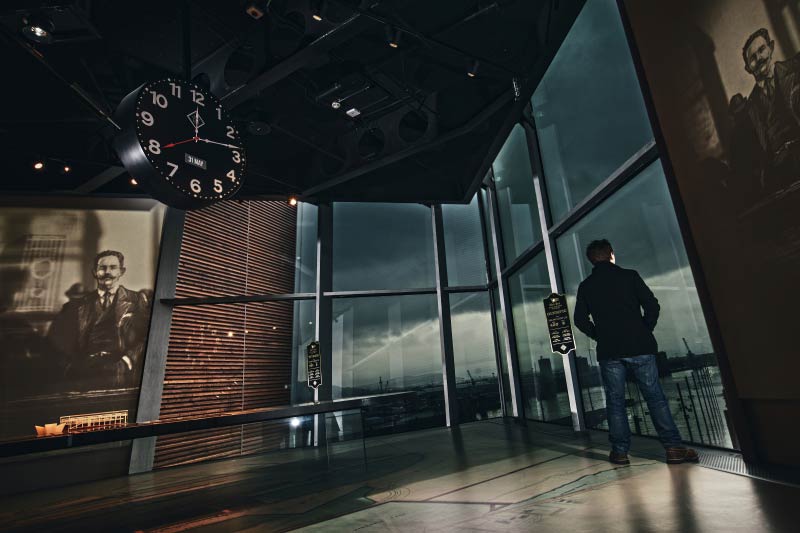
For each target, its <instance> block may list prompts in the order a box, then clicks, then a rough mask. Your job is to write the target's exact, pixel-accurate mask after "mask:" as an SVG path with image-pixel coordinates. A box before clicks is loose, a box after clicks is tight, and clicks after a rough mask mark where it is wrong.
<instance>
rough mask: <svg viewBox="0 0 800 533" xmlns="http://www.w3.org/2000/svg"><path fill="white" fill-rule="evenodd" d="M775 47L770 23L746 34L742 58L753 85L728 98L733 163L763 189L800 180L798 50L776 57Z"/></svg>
mask: <svg viewBox="0 0 800 533" xmlns="http://www.w3.org/2000/svg"><path fill="white" fill-rule="evenodd" d="M774 51H775V41H774V40H772V38H771V37H770V34H769V31H768V30H767V29H766V28H761V29H759V30H757V31H755V32H753V33H752V34H751V35H750V36H749V37H748V38H747V40H746V41H745V43H744V46H743V48H742V59H743V60H744V69H745V71H747V73H748V74H750V75H751V76H753V80H754V83H753V89H752V91H751V92H750V95H749V96H748V97H747V98H745V97H743V96H742V95H741V94H738V93H737V94H735V95H734V96H733V97H732V98H731V102H730V112H731V115H732V118H733V122H734V132H733V139H732V142H733V150H732V156H731V157H732V163H733V167H734V169H736V170H738V171H739V172H740V173H742V174H746V175H751V176H753V177H754V178H755V180H756V184H757V185H758V186H759V188H760V189H761V190H762V191H763V192H764V193H770V192H774V191H776V190H779V189H782V188H786V187H788V186H790V185H791V184H792V183H794V182H796V181H798V180H800V120H799V119H800V54H798V55H795V56H793V57H791V58H789V59H787V60H786V61H775V60H774V58H773V53H774ZM754 192H755V191H754Z"/></svg>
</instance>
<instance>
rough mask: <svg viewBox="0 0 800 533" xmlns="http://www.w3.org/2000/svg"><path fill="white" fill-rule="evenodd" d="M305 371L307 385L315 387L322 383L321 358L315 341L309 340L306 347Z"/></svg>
mask: <svg viewBox="0 0 800 533" xmlns="http://www.w3.org/2000/svg"><path fill="white" fill-rule="evenodd" d="M306 373H307V375H308V386H309V387H311V388H312V389H316V388H318V387H319V386H320V385H322V360H321V357H320V353H319V343H318V342H317V341H313V342H310V343H309V344H308V346H307V347H306Z"/></svg>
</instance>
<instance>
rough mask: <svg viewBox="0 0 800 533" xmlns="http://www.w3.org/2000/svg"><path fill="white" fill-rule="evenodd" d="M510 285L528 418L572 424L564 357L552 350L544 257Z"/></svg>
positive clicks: (536, 258) (511, 280)
mask: <svg viewBox="0 0 800 533" xmlns="http://www.w3.org/2000/svg"><path fill="white" fill-rule="evenodd" d="M508 283H509V288H510V293H511V294H510V296H511V305H512V312H513V317H514V331H515V332H516V336H517V354H518V356H519V375H520V382H521V385H522V399H523V401H524V402H525V416H526V417H527V418H531V419H534V420H545V421H548V422H558V423H563V424H571V423H572V416H571V414H570V409H569V397H568V395H567V386H566V380H565V379H564V365H563V363H562V361H561V356H560V355H558V354H554V353H553V352H552V351H551V350H550V337H549V335H548V332H547V320H546V319H545V315H544V304H543V303H542V300H544V299H545V298H546V297H547V296H548V295H549V294H550V293H551V292H552V290H551V287H550V276H549V275H548V273H547V262H546V260H545V256H544V254H540V255H538V256H536V257H535V258H534V259H532V260H531V261H530V262H528V264H527V265H525V267H524V268H523V269H522V270H520V271H519V272H517V273H516V274H514V275H513V276H511V278H510V279H509V281H508Z"/></svg>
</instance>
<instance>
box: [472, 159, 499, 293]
mask: <svg viewBox="0 0 800 533" xmlns="http://www.w3.org/2000/svg"><path fill="white" fill-rule="evenodd" d="M491 173H492V169H491V167H490V168H489V172H487V173H486V175H487V176H491ZM483 191H484V188H483V187H481V188H480V189H478V192H477V193H476V194H477V196H478V213H479V215H480V219H481V242H482V243H483V262H484V264H485V266H486V278H487V281H491V280H492V279H495V276H494V270H493V268H492V264H491V263H492V262H491V260H490V259H489V258H490V257H491V254H490V253H489V242H488V241H487V239H486V236H487V235H489V231H488V229H489V228H488V225H487V222H486V205H484V203H483V195H482V194H481V193H482V192H483Z"/></svg>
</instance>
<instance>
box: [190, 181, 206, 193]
mask: <svg viewBox="0 0 800 533" xmlns="http://www.w3.org/2000/svg"><path fill="white" fill-rule="evenodd" d="M189 188H190V189H192V192H193V193H200V192H202V190H203V189H202V187H200V180H198V179H194V180H192V181H190V182H189Z"/></svg>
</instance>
